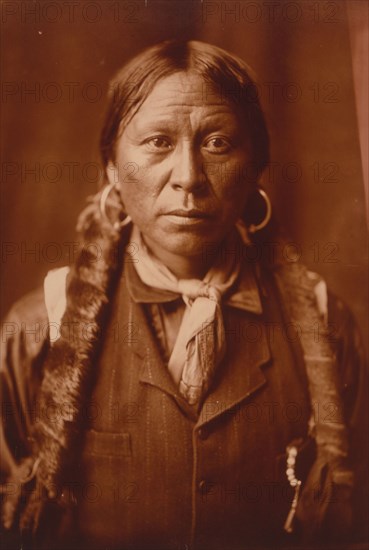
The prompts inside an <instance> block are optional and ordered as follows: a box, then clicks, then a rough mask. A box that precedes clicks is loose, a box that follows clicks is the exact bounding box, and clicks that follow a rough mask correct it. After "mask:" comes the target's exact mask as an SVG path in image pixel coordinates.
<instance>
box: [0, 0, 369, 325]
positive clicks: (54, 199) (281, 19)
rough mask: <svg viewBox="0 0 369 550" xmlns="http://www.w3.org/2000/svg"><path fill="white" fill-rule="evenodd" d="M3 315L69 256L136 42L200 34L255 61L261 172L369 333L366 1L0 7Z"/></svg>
mask: <svg viewBox="0 0 369 550" xmlns="http://www.w3.org/2000/svg"><path fill="white" fill-rule="evenodd" d="M1 11H2V13H1V16H2V30H3V33H2V52H1V65H2V76H3V83H2V89H1V91H2V98H1V99H2V101H1V105H2V115H1V119H2V129H1V132H2V149H3V151H2V153H3V156H2V165H1V168H2V189H1V196H2V213H1V214H2V216H1V220H2V221H1V231H2V270H3V277H2V284H1V314H2V316H3V315H4V314H5V313H6V311H7V310H8V308H9V307H10V305H11V303H12V302H13V301H14V300H16V299H17V298H19V297H20V296H21V295H23V294H24V293H25V292H27V291H29V290H31V289H32V288H34V287H35V286H37V285H39V284H41V282H42V279H43V277H44V275H45V274H46V272H47V271H48V270H49V269H52V268H53V267H58V266H60V265H65V264H66V263H69V261H70V260H71V259H73V249H74V243H75V240H76V237H75V233H74V226H75V220H76V217H77V215H78V213H79V211H80V210H81V208H82V207H83V205H84V201H85V199H86V197H87V196H88V195H91V194H93V193H94V192H95V191H96V189H97V188H98V186H99V184H101V177H100V176H101V171H100V170H99V168H98V163H99V160H100V159H99V154H98V140H99V130H100V127H101V124H102V120H103V115H104V109H105V105H106V103H105V99H104V97H105V94H106V91H107V90H108V83H109V79H110V78H111V77H112V75H113V74H114V72H115V71H116V70H117V69H118V68H119V67H120V66H121V65H122V64H123V63H124V62H125V61H126V60H127V59H128V58H130V57H131V56H132V55H134V54H135V53H137V52H138V51H139V50H141V49H142V48H143V47H145V46H148V45H150V44H153V43H156V42H159V41H161V40H164V39H168V38H174V37H176V38H179V37H183V38H197V39H200V40H204V41H209V42H211V43H213V44H216V45H218V46H221V47H224V48H226V49H228V50H230V51H231V52H234V53H235V54H237V55H239V56H240V57H242V58H243V59H245V60H246V61H247V63H248V64H249V65H250V66H251V67H252V68H253V69H254V71H255V73H256V75H257V80H258V84H259V92H260V98H261V103H262V105H263V108H264V111H265V114H266V118H267V122H268V126H269V130H270V136H271V143H272V162H271V165H270V167H269V168H268V170H267V171H266V172H265V174H264V177H263V184H264V185H265V187H266V189H267V190H268V193H269V194H270V195H271V197H272V200H273V204H274V208H275V210H276V211H277V215H278V218H279V219H280V221H281V222H282V223H283V224H284V226H285V228H286V229H287V232H288V235H289V238H290V241H291V243H293V246H292V248H291V250H293V251H294V253H295V254H297V255H301V260H302V261H304V262H305V263H306V264H307V265H308V266H309V268H311V269H313V270H315V271H318V272H319V273H321V274H322V275H323V276H324V277H325V278H326V280H327V282H328V285H329V287H330V288H331V289H332V291H333V292H335V293H336V294H338V295H340V296H341V297H342V298H343V299H344V300H345V301H346V302H347V303H348V304H349V305H350V306H351V308H352V310H353V311H354V314H355V316H356V318H357V320H358V322H359V325H360V327H361V330H362V333H363V335H365V334H367V303H368V300H367V288H368V284H367V224H366V216H367V212H366V208H365V205H366V204H367V197H368V180H367V178H368V164H367V163H368V160H367V156H366V155H367V149H368V144H367V139H368V137H367V136H368V110H367V105H368V99H367V96H366V95H365V94H367V85H368V61H367V57H366V52H367V49H368V4H367V2H365V1H361V0H347V1H346V0H335V1H324V0H319V1H311V0H300V1H298V2H290V1H288V0H275V1H266V0H265V1H264V0H255V1H248V0H245V1H231V0H227V1H211V2H210V1H206V0H203V1H201V0H187V1H174V0H171V1H160V0H146V1H144V0H136V1H134V2H132V1H125V0H124V1H115V0H114V1H113V0H112V1H110V0H100V1H96V0H95V1H84V0H83V1H75V2H63V1H59V2H55V1H48V0H42V1H36V2H30V1H24V2H22V1H9V2H8V1H3V2H2V4H1Z"/></svg>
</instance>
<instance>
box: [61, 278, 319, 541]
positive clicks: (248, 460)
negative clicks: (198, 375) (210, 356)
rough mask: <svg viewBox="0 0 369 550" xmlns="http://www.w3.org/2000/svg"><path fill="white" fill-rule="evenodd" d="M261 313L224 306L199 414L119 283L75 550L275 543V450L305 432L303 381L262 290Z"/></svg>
mask: <svg viewBox="0 0 369 550" xmlns="http://www.w3.org/2000/svg"><path fill="white" fill-rule="evenodd" d="M263 286H264V288H265V291H264V297H263V315H255V314H252V313H249V312H246V311H242V310H239V309H235V308H232V307H224V322H225V329H226V339H227V350H228V351H227V355H226V358H225V360H224V362H223V364H222V366H221V367H220V369H219V371H218V374H217V378H216V380H215V381H214V384H213V386H212V388H211V391H210V393H209V394H208V396H207V398H206V399H205V401H204V403H203V406H202V409H201V411H200V414H199V415H197V414H196V413H195V412H194V410H193V408H192V407H190V406H189V405H188V404H187V403H186V401H185V400H184V399H183V398H182V397H181V396H180V394H179V392H178V390H177V388H176V386H175V385H174V383H173V381H172V379H171V377H170V375H169V373H168V372H167V369H166V366H165V365H164V363H163V361H162V358H161V356H160V353H159V350H158V346H157V344H156V341H155V337H154V335H153V331H152V329H151V328H150V325H149V323H148V321H147V318H146V317H145V313H144V310H143V308H142V307H141V306H140V305H139V304H136V303H134V302H133V300H132V299H131V297H130V295H129V293H128V290H127V287H126V284H125V275H124V274H123V275H122V277H121V281H120V284H119V288H118V291H117V292H116V295H115V298H114V302H113V304H112V311H111V316H110V321H109V324H108V326H107V329H106V333H105V339H104V344H103V348H102V351H101V354H100V359H99V362H98V364H97V365H96V381H95V386H94V390H93V393H92V396H91V400H90V403H89V406H88V407H86V410H85V416H86V431H85V433H84V434H83V439H81V445H82V453H81V459H80V460H79V461H78V466H77V468H76V469H74V470H73V471H71V472H69V474H70V477H69V479H70V482H69V481H68V482H67V484H66V486H67V489H68V487H69V489H70V491H69V493H68V494H69V498H70V500H75V501H76V502H77V503H78V506H76V507H75V508H74V512H73V513H74V516H75V519H74V521H75V525H74V527H73V531H74V532H73V534H72V540H73V541H75V544H76V547H78V548H83V547H84V546H83V545H84V544H85V545H86V548H87V547H88V548H96V549H99V550H102V549H104V550H105V549H107V550H113V549H119V550H123V549H139V550H145V549H147V550H149V549H150V550H157V549H160V550H166V549H168V550H169V549H170V550H185V549H190V548H191V549H192V548H195V549H197V550H204V549H212V550H215V549H219V550H220V549H222V550H223V549H225V548H227V549H229V550H235V549H241V548H246V547H248V546H249V545H250V546H252V545H256V544H259V545H271V546H272V547H275V546H276V544H277V543H278V542H283V540H284V539H285V537H286V535H285V533H284V531H283V525H284V521H285V519H286V516H287V514H288V511H289V509H290V506H291V501H292V497H293V491H292V489H291V488H290V486H289V484H288V481H287V477H286V473H285V470H286V446H287V445H288V444H289V443H290V442H291V441H292V440H294V439H296V438H304V437H306V434H307V422H308V419H309V416H310V408H309V400H308V396H307V393H306V387H307V384H306V380H305V378H304V371H303V368H302V365H301V357H300V354H299V348H298V345H297V344H296V341H297V336H296V333H295V331H294V327H293V326H292V325H291V324H290V325H288V323H287V324H286V322H285V321H284V320H283V318H282V313H281V310H280V307H279V302H278V297H277V292H276V290H275V288H274V285H273V281H271V280H266V281H264V285H263Z"/></svg>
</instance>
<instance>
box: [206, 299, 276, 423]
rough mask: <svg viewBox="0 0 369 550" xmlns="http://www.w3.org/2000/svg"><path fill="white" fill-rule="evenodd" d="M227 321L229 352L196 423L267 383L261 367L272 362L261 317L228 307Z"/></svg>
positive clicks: (249, 395)
mask: <svg viewBox="0 0 369 550" xmlns="http://www.w3.org/2000/svg"><path fill="white" fill-rule="evenodd" d="M225 325H226V336H227V355H226V357H225V361H224V363H223V366H220V371H219V375H218V377H217V380H216V381H215V384H214V389H213V391H211V392H210V393H209V395H208V396H207V397H206V399H205V401H204V403H203V406H202V409H201V411H200V417H199V420H198V423H197V426H201V425H203V424H206V423H208V422H210V421H212V420H214V419H215V418H217V417H219V416H220V415H222V414H224V413H225V412H227V411H229V410H230V409H232V408H233V407H235V406H236V405H238V404H239V403H241V402H242V401H244V400H245V399H249V398H250V397H252V396H253V395H254V394H255V393H256V392H257V391H258V390H260V389H261V388H262V387H263V386H265V384H266V383H267V382H266V378H265V376H264V373H263V370H262V367H264V366H266V365H267V364H268V362H270V360H271V353H270V348H269V343H268V340H267V335H266V329H265V326H264V324H263V322H262V318H261V317H260V316H255V315H252V314H249V315H246V314H245V312H241V311H240V310H238V309H235V308H227V309H226V311H225Z"/></svg>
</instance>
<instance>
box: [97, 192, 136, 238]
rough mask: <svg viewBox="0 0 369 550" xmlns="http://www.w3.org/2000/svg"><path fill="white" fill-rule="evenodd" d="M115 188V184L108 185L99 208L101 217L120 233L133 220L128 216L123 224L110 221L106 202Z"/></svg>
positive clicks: (101, 197) (102, 194)
mask: <svg viewBox="0 0 369 550" xmlns="http://www.w3.org/2000/svg"><path fill="white" fill-rule="evenodd" d="M114 188H115V183H109V185H106V186H105V188H104V190H103V192H102V193H101V196H100V201H99V207H100V212H101V215H102V216H103V218H105V219H106V220H107V221H108V222H109V223H110V225H112V226H113V227H114V229H115V230H116V231H118V230H119V229H122V228H123V227H125V226H126V225H128V224H129V223H131V221H132V218H131V216H126V217H125V218H124V220H122V221H121V222H115V223H112V221H111V220H110V218H109V216H108V214H107V212H106V202H107V200H108V196H109V194H110V192H111V191H113V189H114Z"/></svg>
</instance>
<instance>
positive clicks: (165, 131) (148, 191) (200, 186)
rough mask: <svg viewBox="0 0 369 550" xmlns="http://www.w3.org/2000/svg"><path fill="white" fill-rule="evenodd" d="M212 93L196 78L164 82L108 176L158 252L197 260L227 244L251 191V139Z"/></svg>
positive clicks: (128, 133) (180, 76)
mask: <svg viewBox="0 0 369 550" xmlns="http://www.w3.org/2000/svg"><path fill="white" fill-rule="evenodd" d="M205 90H206V86H205V83H204V80H203V79H202V78H201V77H200V76H198V75H196V74H193V73H186V72H179V73H176V74H173V75H171V76H169V77H166V78H164V79H162V80H160V81H159V82H158V83H157V84H156V86H155V87H154V88H153V90H152V92H151V93H150V95H149V96H148V97H147V99H146V100H145V101H144V103H143V104H142V106H141V107H140V109H139V111H138V112H137V113H136V114H135V115H134V117H133V118H132V119H131V121H130V122H129V123H128V125H127V126H126V127H125V129H124V131H123V133H122V135H121V137H120V138H119V140H118V143H117V147H116V165H115V168H114V171H112V167H111V166H110V169H109V170H108V173H109V178H110V180H111V181H113V179H112V178H114V181H118V182H119V186H120V193H121V197H122V200H123V203H124V206H125V211H126V212H127V214H129V215H130V216H131V218H132V220H133V222H134V223H135V224H137V226H138V227H139V229H140V230H141V232H142V234H143V236H144V240H145V241H146V243H147V245H148V246H149V247H150V248H151V249H152V250H153V251H154V252H155V250H163V251H165V252H170V253H174V254H178V255H182V256H195V255H199V254H201V252H202V251H203V246H204V244H205V243H215V244H218V243H221V242H222V240H223V239H224V237H225V236H226V234H227V233H228V232H229V230H230V229H231V227H232V226H233V225H234V223H235V222H236V220H237V219H238V218H239V217H240V214H241V212H242V210H243V208H244V206H245V203H246V198H247V195H248V193H249V191H250V183H249V184H248V185H247V183H246V178H245V177H244V175H245V174H246V163H247V162H250V160H251V154H250V152H249V151H250V146H249V143H248V140H247V139H246V138H245V135H244V134H243V133H242V132H241V129H240V125H239V122H238V120H237V116H236V114H235V113H234V111H233V110H232V108H231V107H230V106H229V105H228V104H227V103H225V102H224V100H223V101H222V100H221V98H220V97H219V96H218V95H215V94H214V92H212V93H210V92H209V89H207V96H208V97H207V96H206V93H205ZM130 163H131V164H130ZM134 167H136V168H134ZM133 172H134V173H133Z"/></svg>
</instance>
